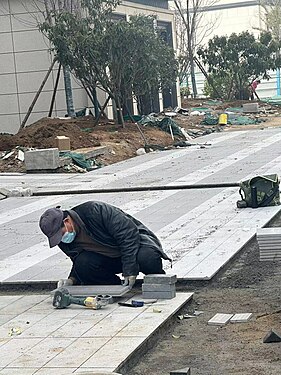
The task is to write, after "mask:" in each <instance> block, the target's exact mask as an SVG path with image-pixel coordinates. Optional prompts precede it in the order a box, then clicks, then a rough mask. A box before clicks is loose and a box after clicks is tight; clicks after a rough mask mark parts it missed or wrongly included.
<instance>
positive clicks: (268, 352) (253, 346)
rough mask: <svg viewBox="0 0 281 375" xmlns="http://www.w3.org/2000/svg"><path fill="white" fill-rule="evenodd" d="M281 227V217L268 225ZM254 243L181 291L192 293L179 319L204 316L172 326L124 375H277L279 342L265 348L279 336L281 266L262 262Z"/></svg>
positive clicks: (280, 371) (280, 363)
mask: <svg viewBox="0 0 281 375" xmlns="http://www.w3.org/2000/svg"><path fill="white" fill-rule="evenodd" d="M280 225H281V214H279V215H278V216H277V218H275V219H274V221H273V222H272V223H271V225H270V226H280ZM258 258H259V251H258V245H257V242H256V240H253V241H252V242H251V243H250V244H248V245H247V246H246V247H245V248H244V250H242V252H240V254H239V256H238V257H237V258H236V259H235V260H234V261H233V262H232V264H230V265H228V266H227V267H226V270H224V271H222V272H221V273H220V274H219V275H218V276H217V277H216V279H215V280H213V281H212V282H211V283H210V284H209V285H208V286H206V285H205V286H204V285H201V286H200V285H195V286H194V285H192V284H190V285H189V283H187V284H186V286H181V287H180V289H181V290H182V291H192V292H194V298H193V301H192V303H190V304H188V305H187V306H185V307H184V308H183V309H182V310H181V311H180V312H179V313H178V314H177V316H178V315H181V314H186V313H193V312H194V310H201V311H204V313H203V314H202V315H200V316H198V317H196V318H191V319H184V320H179V319H178V318H177V316H175V317H174V318H173V324H172V326H170V328H169V329H168V330H166V331H165V334H164V335H163V336H162V337H159V338H158V342H157V344H156V345H155V346H154V347H153V348H152V349H151V350H150V351H149V352H148V353H147V354H145V355H144V356H142V357H141V358H140V359H139V362H138V363H137V365H135V367H134V368H132V369H131V370H130V371H129V372H128V373H126V375H142V374H153V375H166V374H167V375H168V374H169V373H170V371H173V370H178V369H183V368H186V367H190V368H191V374H192V375H234V374H236V375H238V374H239V375H277V374H278V375H279V374H281V343H270V344H265V343H263V338H264V336H265V335H266V334H267V333H268V332H269V331H270V330H271V329H273V330H275V331H276V332H279V333H280V334H281V288H280V284H281V263H280V262H279V263H278V262H259V259H258ZM249 312H250V313H253V317H252V319H251V320H250V321H249V322H247V323H236V324H230V323H229V324H227V325H226V326H223V327H216V326H208V325H207V322H208V320H209V319H210V318H211V317H213V316H214V315H215V314H216V313H232V314H233V313H249Z"/></svg>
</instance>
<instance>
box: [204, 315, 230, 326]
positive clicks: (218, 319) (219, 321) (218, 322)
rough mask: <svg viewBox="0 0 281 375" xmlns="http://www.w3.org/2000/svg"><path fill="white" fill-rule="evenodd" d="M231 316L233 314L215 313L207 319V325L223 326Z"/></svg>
mask: <svg viewBox="0 0 281 375" xmlns="http://www.w3.org/2000/svg"><path fill="white" fill-rule="evenodd" d="M232 317H233V314H220V313H218V314H216V315H215V316H213V317H212V319H210V320H209V321H208V325H210V326H224V325H226V324H227V323H228V322H229V321H230V319H231V318H232Z"/></svg>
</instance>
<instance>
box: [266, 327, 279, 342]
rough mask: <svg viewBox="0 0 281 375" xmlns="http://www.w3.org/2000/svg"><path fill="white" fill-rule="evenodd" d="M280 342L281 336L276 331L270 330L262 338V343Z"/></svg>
mask: <svg viewBox="0 0 281 375" xmlns="http://www.w3.org/2000/svg"><path fill="white" fill-rule="evenodd" d="M272 342H281V335H280V334H279V333H277V332H276V331H273V330H270V331H269V332H268V333H267V334H266V335H265V337H264V338H263V343H265V344H268V343H272Z"/></svg>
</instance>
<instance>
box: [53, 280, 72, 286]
mask: <svg viewBox="0 0 281 375" xmlns="http://www.w3.org/2000/svg"><path fill="white" fill-rule="evenodd" d="M71 285H73V280H72V279H61V280H59V281H58V284H57V288H62V287H64V286H71Z"/></svg>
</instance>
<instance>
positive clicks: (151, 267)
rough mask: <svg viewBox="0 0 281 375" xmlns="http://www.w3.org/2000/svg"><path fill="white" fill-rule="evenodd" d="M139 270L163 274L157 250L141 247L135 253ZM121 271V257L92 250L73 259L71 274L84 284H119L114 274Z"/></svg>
mask: <svg viewBox="0 0 281 375" xmlns="http://www.w3.org/2000/svg"><path fill="white" fill-rule="evenodd" d="M137 262H138V264H139V271H140V272H142V273H144V274H145V275H148V274H152V273H157V274H163V273H165V271H164V270H163V268H162V258H161V254H160V252H159V251H158V250H156V249H153V248H150V247H141V248H140V249H139V252H138V255H137ZM118 273H122V262H121V258H110V257H106V256H104V255H102V254H98V253H95V252H93V251H86V250H85V251H82V252H81V253H80V254H79V255H77V256H76V257H75V259H74V261H73V268H72V271H71V276H73V277H75V279H76V280H77V281H78V283H79V284H84V285H120V284H121V280H120V278H119V277H118V276H117V275H116V274H118Z"/></svg>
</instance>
